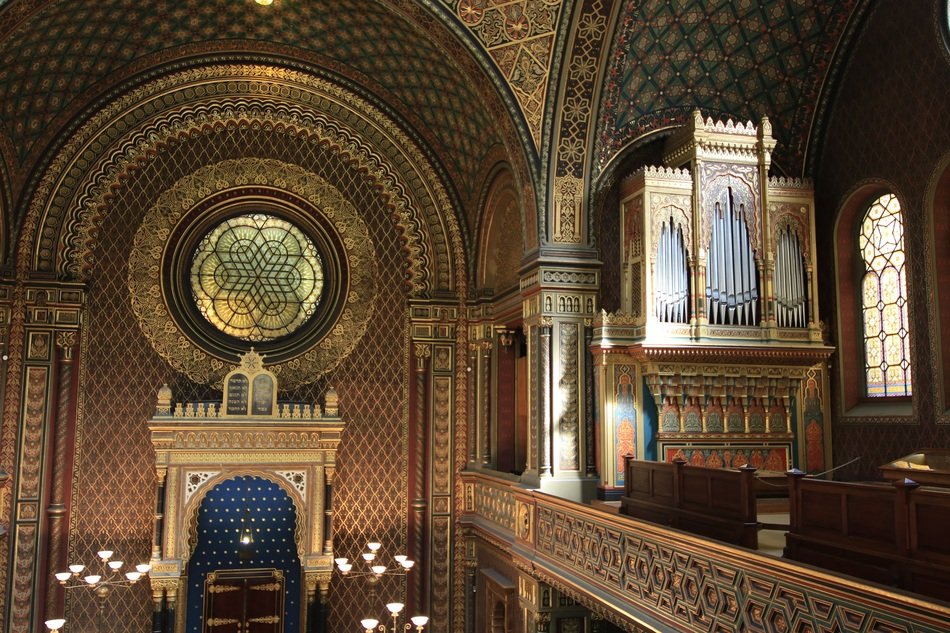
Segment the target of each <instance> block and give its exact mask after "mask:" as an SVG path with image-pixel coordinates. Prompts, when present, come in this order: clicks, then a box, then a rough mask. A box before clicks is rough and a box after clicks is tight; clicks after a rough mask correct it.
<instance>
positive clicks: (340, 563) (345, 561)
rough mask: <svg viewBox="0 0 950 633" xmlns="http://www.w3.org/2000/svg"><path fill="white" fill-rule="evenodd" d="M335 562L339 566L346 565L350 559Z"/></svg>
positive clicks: (340, 559)
mask: <svg viewBox="0 0 950 633" xmlns="http://www.w3.org/2000/svg"><path fill="white" fill-rule="evenodd" d="M333 562H334V563H336V564H337V565H346V564H347V563H348V562H350V559H349V558H334V559H333Z"/></svg>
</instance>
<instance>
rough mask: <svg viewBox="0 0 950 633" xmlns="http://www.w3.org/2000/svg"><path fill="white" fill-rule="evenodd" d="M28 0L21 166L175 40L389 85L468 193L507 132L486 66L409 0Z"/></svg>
mask: <svg viewBox="0 0 950 633" xmlns="http://www.w3.org/2000/svg"><path fill="white" fill-rule="evenodd" d="M11 4H13V5H17V6H16V7H14V8H11ZM26 4H27V3H26V1H24V2H23V4H22V5H21V4H20V3H8V4H7V5H6V6H5V7H3V8H2V9H0V29H2V32H0V135H3V136H5V137H6V138H7V140H8V142H9V143H10V145H12V147H13V148H15V152H16V154H17V155H16V156H14V157H13V158H14V159H15V160H18V161H20V162H21V163H22V162H23V161H24V160H26V159H27V158H28V156H29V155H30V152H31V150H32V151H38V150H37V147H34V146H35V145H36V144H37V143H38V142H42V144H43V145H46V144H47V143H48V142H49V139H48V138H44V133H48V126H49V125H50V123H51V122H53V120H54V118H55V117H57V116H63V115H64V113H65V115H66V116H71V115H72V114H74V113H75V111H77V110H78V109H80V108H81V107H83V106H84V105H85V101H86V100H87V99H89V98H90V97H91V96H93V94H95V92H98V91H101V90H102V89H104V88H106V87H108V86H109V85H111V83H112V82H114V81H116V79H115V77H116V76H124V75H126V74H128V73H130V72H132V70H133V69H135V68H136V62H137V61H139V60H142V58H143V57H145V56H146V55H150V54H154V55H155V57H153V58H152V59H150V60H148V61H147V62H144V61H143V62H140V63H142V64H145V63H147V64H148V65H149V66H154V65H157V64H158V63H162V62H169V61H173V60H174V59H175V58H176V57H179V56H180V55H181V48H178V50H173V49H175V48H176V47H191V49H192V51H193V52H194V53H199V54H200V53H202V52H208V53H213V52H228V51H248V50H251V51H254V50H257V51H265V52H271V53H276V54H279V55H284V56H289V57H298V58H303V59H309V60H311V61H315V62H318V63H320V62H321V60H322V63H323V65H325V66H328V67H329V68H330V69H331V70H332V71H333V72H336V73H338V74H339V75H342V76H343V77H345V78H347V79H348V80H350V81H352V82H354V83H356V84H357V85H361V86H363V87H364V88H369V89H375V87H379V88H381V89H380V90H378V93H379V94H378V95H377V96H378V97H379V98H380V99H381V100H382V101H383V102H385V103H386V104H387V105H388V106H389V107H392V108H393V109H394V110H396V111H398V112H400V114H401V115H402V116H404V117H405V118H406V120H408V121H410V122H414V123H413V125H415V126H416V127H417V129H416V131H417V132H418V133H420V134H421V135H422V136H423V137H424V138H425V139H426V141H427V142H428V144H429V145H430V146H431V147H432V149H433V150H434V151H435V152H436V154H438V155H439V157H440V159H441V161H442V163H443V164H444V165H445V166H446V169H447V170H448V171H449V172H450V174H451V175H452V177H453V178H452V180H453V181H454V182H455V184H456V186H458V187H459V189H460V193H461V195H462V197H463V199H467V198H468V197H469V194H471V191H474V190H475V189H477V187H478V186H479V185H478V183H476V182H474V181H475V180H476V177H477V174H478V171H479V168H480V167H481V164H480V161H481V160H482V159H483V158H484V157H485V156H486V155H487V154H488V152H489V150H490V149H491V148H492V147H493V146H497V145H502V144H503V143H502V139H503V138H505V135H504V134H503V132H502V130H504V129H506V127H505V124H504V123H503V122H499V121H498V120H497V119H498V118H499V117H497V116H496V115H495V114H493V113H492V108H491V107H490V105H488V104H491V103H495V104H497V103H498V99H497V97H494V98H493V97H492V95H488V94H487V91H486V90H485V87H489V86H491V82H490V81H486V79H485V77H484V75H482V76H480V77H470V76H467V73H472V72H475V73H482V71H480V70H478V66H477V64H475V63H473V61H472V59H473V58H472V57H471V55H470V54H468V53H467V52H466V51H465V48H464V45H462V44H461V43H460V42H459V41H458V40H457V39H456V38H455V37H454V36H451V35H449V33H448V29H442V28H437V25H438V22H437V19H436V18H434V17H433V16H432V15H431V14H430V13H428V12H427V11H426V10H424V9H422V8H420V7H419V6H418V5H417V4H416V3H415V2H413V1H412V0H390V1H389V2H387V3H378V2H366V1H365V0H306V1H296V0H294V1H291V0H284V1H281V0H278V1H277V2H275V3H274V4H273V5H272V6H269V7H261V6H259V5H257V4H256V3H254V2H252V1H251V0H178V1H176V2H159V1H158V0H139V1H136V2H129V1H128V0H101V1H98V2H94V3H92V2H90V3H86V2H75V1H74V0H51V1H49V2H47V3H45V6H41V8H39V9H37V10H35V11H33V12H32V15H30V16H29V17H26V19H21V18H22V16H20V15H19V14H21V13H23V12H24V11H27V9H23V6H24V5H26ZM32 4H33V5H44V3H43V2H33V3H32ZM387 5H388V6H387ZM393 7H395V8H393ZM12 16H17V17H16V18H14V17H12ZM11 23H15V24H16V26H15V27H14V28H12V29H11V26H13V24H11ZM260 44H266V45H265V46H260ZM140 70H142V69H140ZM491 90H492V91H493V89H491ZM469 190H471V191H469Z"/></svg>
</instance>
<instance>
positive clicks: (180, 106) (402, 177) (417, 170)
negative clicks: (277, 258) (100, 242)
mask: <svg viewBox="0 0 950 633" xmlns="http://www.w3.org/2000/svg"><path fill="white" fill-rule="evenodd" d="M232 125H253V126H255V127H259V128H260V129H262V130H265V131H270V132H275V133H281V134H285V135H288V136H289V137H293V136H301V137H306V138H311V139H313V140H319V141H321V142H324V143H327V144H328V146H329V147H332V148H334V149H336V150H337V151H339V152H340V153H341V154H344V155H345V156H346V158H347V160H348V161H349V162H351V163H352V164H353V169H354V170H357V171H359V172H361V173H362V174H364V175H365V178H367V179H368V180H369V181H371V182H372V184H373V186H374V187H376V188H378V189H379V191H380V195H381V196H382V197H383V198H384V199H385V200H386V203H387V205H388V206H389V207H390V208H391V210H392V216H393V221H394V224H395V225H396V226H397V227H398V229H397V230H399V231H400V233H401V234H402V239H404V240H405V248H404V251H405V254H406V258H407V283H408V284H409V286H410V292H411V293H415V294H420V293H425V292H428V291H431V290H436V289H438V290H450V289H454V288H455V287H456V285H458V286H459V292H460V293H462V294H463V295H464V293H465V286H466V285H467V282H466V277H465V275H464V274H457V271H462V270H464V269H465V264H464V262H465V250H464V243H463V238H462V233H461V228H460V225H459V222H458V218H457V217H456V215H455V213H453V212H452V211H451V210H452V209H453V208H454V205H453V203H452V201H451V199H450V198H449V195H448V192H447V191H446V189H445V187H444V186H443V184H442V183H441V181H440V179H439V177H438V174H437V173H436V172H435V169H434V168H433V166H432V165H431V164H430V162H429V160H428V158H427V157H426V155H425V154H424V152H423V151H422V150H421V149H420V148H419V147H417V146H416V145H415V144H414V143H413V141H412V140H411V139H410V138H409V137H408V136H407V135H406V134H405V133H404V132H403V131H402V130H401V129H400V128H398V126H396V125H395V124H394V123H393V122H392V120H390V119H389V118H388V117H387V116H386V114H385V113H383V112H381V111H379V110H378V109H377V108H375V107H373V106H372V104H369V103H367V102H365V101H364V100H363V99H361V98H360V97H358V96H357V95H355V94H353V93H352V92H350V91H349V90H347V89H346V88H343V87H341V86H338V85H336V84H334V83H332V82H330V81H327V80H324V79H321V78H318V77H315V76H313V75H310V74H307V73H304V72H300V71H295V70H290V69H285V68H279V67H275V66H269V65H264V64H218V65H210V66H203V67H201V68H193V69H188V70H185V71H181V72H177V73H172V74H169V75H167V76H163V77H161V78H160V79H157V80H155V81H152V82H149V83H147V84H145V85H143V86H140V87H138V88H135V89H133V90H130V91H129V92H128V93H126V94H124V95H122V96H121V97H119V98H117V99H116V100H114V101H113V102H110V103H109V104H107V105H105V106H103V107H102V108H100V109H99V110H98V111H97V112H96V113H95V114H94V115H92V116H91V117H90V118H89V120H87V121H86V122H85V123H84V124H83V125H82V126H81V127H80V128H79V129H78V130H77V132H76V133H75V134H74V135H73V136H72V137H71V138H70V139H69V141H68V142H67V143H66V144H65V145H64V146H63V147H62V149H61V150H60V151H59V152H58V153H57V154H56V156H55V158H54V159H53V160H52V162H51V163H50V166H49V167H48V168H47V169H46V171H45V172H44V173H43V175H42V176H41V178H40V179H39V180H38V182H37V185H36V187H35V190H34V192H33V194H32V195H31V196H30V201H29V204H28V207H27V210H26V213H25V215H24V224H23V230H22V236H23V237H22V239H21V240H20V243H19V247H18V256H17V261H18V266H19V267H20V268H21V269H22V270H20V271H19V272H22V273H24V274H25V273H26V272H28V271H29V270H43V271H50V272H53V271H58V273H59V274H61V275H67V276H71V277H73V278H79V279H82V278H85V277H86V276H88V274H89V271H90V267H91V266H92V264H93V260H92V256H93V250H94V247H95V244H96V232H95V229H96V227H97V226H99V225H100V224H101V221H102V218H103V216H104V215H107V214H108V213H109V205H110V201H111V198H112V196H113V194H114V191H115V190H116V188H117V187H121V186H123V181H124V180H125V178H126V176H127V175H128V174H129V173H130V171H131V170H134V169H137V168H142V167H143V166H145V165H146V164H147V163H148V162H149V161H150V160H151V158H152V157H154V156H155V155H156V154H158V153H161V152H163V151H165V146H166V145H168V144H170V143H175V142H177V141H178V140H179V139H180V138H189V137H193V136H195V135H202V134H208V133H216V131H218V130H222V129H226V128H227V127H228V126H232Z"/></svg>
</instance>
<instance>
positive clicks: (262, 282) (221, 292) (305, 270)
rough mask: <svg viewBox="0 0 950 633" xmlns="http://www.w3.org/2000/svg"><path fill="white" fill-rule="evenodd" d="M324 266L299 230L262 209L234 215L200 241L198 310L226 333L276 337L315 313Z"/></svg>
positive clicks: (195, 272) (195, 273)
mask: <svg viewBox="0 0 950 633" xmlns="http://www.w3.org/2000/svg"><path fill="white" fill-rule="evenodd" d="M322 290H323V265H322V262H321V259H320V254H319V253H318V252H317V249H316V247H314V245H313V242H312V241H311V239H310V238H309V237H307V235H306V234H305V233H304V232H303V231H301V230H300V229H299V228H297V227H296V226H294V225H293V224H291V223H290V222H287V221H286V220H283V219H281V218H278V217H275V216H272V215H266V214H261V213H255V214H248V215H241V216H237V217H233V218H229V219H227V220H225V221H224V222H221V223H220V224H218V225H216V226H215V227H214V228H213V229H212V230H211V231H210V232H208V233H207V234H206V235H205V236H204V237H203V238H201V240H200V241H199V243H198V247H197V249H195V254H194V258H193V262H192V266H191V291H192V295H193V297H194V301H195V305H196V306H197V307H198V311H199V312H200V313H201V314H202V316H204V318H205V319H207V320H208V322H209V323H211V324H212V325H213V326H214V327H216V328H218V329H219V330H221V331H222V332H224V333H225V334H228V335H230V336H233V337H235V338H239V339H242V340H246V341H271V340H274V339H277V338H280V337H282V336H285V335H287V334H292V333H293V332H295V331H296V330H298V329H299V328H300V327H301V326H302V325H303V324H304V323H306V322H307V320H308V319H309V318H310V317H311V316H313V314H314V312H315V311H316V309H317V306H318V305H319V303H320V295H321V291H322Z"/></svg>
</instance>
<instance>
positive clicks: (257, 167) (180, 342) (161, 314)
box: [128, 158, 377, 387]
mask: <svg viewBox="0 0 950 633" xmlns="http://www.w3.org/2000/svg"><path fill="white" fill-rule="evenodd" d="M248 186H259V187H268V188H274V189H277V190H281V191H287V192H291V193H293V194H295V195H297V196H299V197H301V198H302V199H304V200H307V201H308V202H309V203H310V204H311V205H313V206H314V207H315V208H317V209H318V210H319V211H320V212H321V213H322V214H323V215H324V217H325V218H326V219H327V220H328V221H329V223H330V224H331V225H332V227H333V228H334V230H335V231H336V233H337V234H338V235H339V237H340V241H341V242H342V243H343V244H344V248H345V253H342V256H343V257H345V258H346V262H347V269H348V274H347V279H345V280H344V283H345V284H346V285H345V287H344V288H342V289H341V292H340V297H341V302H342V310H341V311H340V314H339V316H338V318H337V320H336V323H335V324H334V325H333V326H332V327H330V328H329V329H328V331H327V334H326V335H324V337H323V338H322V339H321V340H319V342H317V343H316V344H315V345H313V346H312V347H311V348H310V349H309V350H306V351H304V352H302V353H300V354H298V355H297V356H296V357H293V358H291V359H289V360H287V361H285V362H282V363H278V364H275V365H272V366H269V369H270V370H271V371H273V372H274V373H275V374H277V375H278V376H279V377H280V379H281V382H282V384H283V385H285V387H294V386H297V385H301V384H308V383H311V382H313V381H314V380H316V379H317V378H319V377H320V376H321V375H323V374H325V373H327V372H328V371H330V370H332V369H333V368H334V367H336V366H337V365H338V364H339V363H340V362H341V361H342V360H343V359H344V358H346V356H347V355H348V354H349V353H350V352H351V351H352V350H353V348H354V347H355V346H356V345H357V343H359V341H360V339H361V338H362V337H363V335H364V334H365V333H366V328H367V327H368V324H369V320H370V317H371V316H372V314H373V310H374V305H375V302H376V291H377V288H376V260H375V248H374V244H373V242H372V240H371V239H370V236H369V230H368V229H367V227H366V225H365V224H364V223H363V221H362V219H361V218H360V215H359V212H358V211H357V210H356V208H354V207H353V205H352V204H351V203H350V202H349V201H348V200H346V199H345V198H344V197H343V195H342V194H341V193H340V192H339V191H338V190H337V189H336V188H334V187H333V186H332V185H330V184H329V183H328V182H326V181H325V180H324V179H323V178H321V177H320V176H318V175H317V174H314V173H312V172H309V171H307V170H305V169H304V168H302V167H299V166H297V165H292V164H289V163H284V162H281V161H277V160H272V159H260V158H244V159H235V160H226V161H222V162H219V163H216V164H213V165H207V166H205V167H202V168H200V169H198V170H197V171H195V172H194V173H192V174H189V175H188V176H185V177H184V178H181V179H180V180H179V181H178V182H176V183H175V184H174V185H173V186H172V187H171V188H170V189H169V190H167V191H165V192H164V193H163V194H162V195H161V196H159V198H158V200H157V201H156V203H155V204H154V205H153V206H152V208H151V209H149V210H148V211H146V213H145V216H144V218H143V220H142V224H141V225H140V227H139V229H138V232H137V233H136V234H135V243H134V246H133V248H132V252H131V255H130V258H129V277H128V284H129V295H130V297H131V301H132V310H133V312H134V314H135V317H136V319H137V320H138V323H139V327H140V328H141V329H142V332H143V333H144V334H145V337H146V338H147V339H148V341H149V343H150V344H151V345H152V347H153V348H154V349H155V351H156V352H158V354H159V355H161V356H162V358H164V359H165V360H166V361H167V362H168V363H169V364H170V365H171V366H172V367H173V368H174V369H176V370H177V371H179V372H181V373H183V374H185V375H186V376H188V377H189V378H190V379H191V380H194V381H196V382H200V383H206V384H217V383H220V381H221V379H222V378H223V376H224V374H225V373H226V371H227V370H228V363H229V362H233V359H229V358H220V357H216V356H213V355H212V354H211V353H209V352H208V351H206V350H205V349H204V348H202V347H200V346H199V345H198V344H197V343H196V342H195V341H194V340H192V338H191V337H190V336H189V335H188V334H187V333H186V332H185V330H184V329H183V328H182V327H181V325H180V324H179V322H178V320H177V319H176V318H175V317H174V315H173V314H172V312H171V310H170V308H169V304H170V302H169V300H168V298H167V297H166V296H165V293H166V291H167V290H166V288H165V287H164V286H163V284H162V264H163V260H164V254H165V253H166V252H167V251H168V250H169V249H173V248H176V247H177V245H176V244H173V243H171V242H170V240H171V239H172V238H173V235H174V234H175V229H176V228H177V227H178V226H179V223H180V221H181V220H182V219H183V218H184V217H185V216H186V215H187V214H188V212H189V211H190V210H191V209H193V208H195V206H196V205H199V204H200V203H201V202H202V201H203V200H206V199H208V198H211V197H213V196H214V195H215V194H218V193H220V192H223V191H227V190H229V189H233V188H237V187H248Z"/></svg>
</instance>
